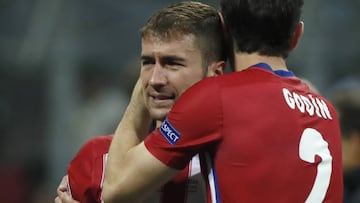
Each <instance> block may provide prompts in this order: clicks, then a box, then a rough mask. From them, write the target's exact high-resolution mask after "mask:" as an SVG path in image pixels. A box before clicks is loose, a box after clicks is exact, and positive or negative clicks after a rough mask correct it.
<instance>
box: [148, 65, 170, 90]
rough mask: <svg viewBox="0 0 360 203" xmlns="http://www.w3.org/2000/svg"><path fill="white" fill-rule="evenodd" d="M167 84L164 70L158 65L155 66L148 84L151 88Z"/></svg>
mask: <svg viewBox="0 0 360 203" xmlns="http://www.w3.org/2000/svg"><path fill="white" fill-rule="evenodd" d="M166 82H167V78H166V70H165V69H164V67H162V66H161V65H160V64H155V67H154V68H153V72H152V74H151V78H150V80H149V84H150V85H152V86H157V85H165V84H166Z"/></svg>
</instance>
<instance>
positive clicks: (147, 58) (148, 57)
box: [140, 55, 154, 60]
mask: <svg viewBox="0 0 360 203" xmlns="http://www.w3.org/2000/svg"><path fill="white" fill-rule="evenodd" d="M140 59H141V60H151V59H154V57H152V56H148V55H142V56H141V57H140Z"/></svg>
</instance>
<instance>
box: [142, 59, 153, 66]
mask: <svg viewBox="0 0 360 203" xmlns="http://www.w3.org/2000/svg"><path fill="white" fill-rule="evenodd" d="M151 64H154V63H153V62H152V61H150V60H144V61H142V62H141V65H143V66H145V65H151Z"/></svg>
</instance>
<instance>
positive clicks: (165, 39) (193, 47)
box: [142, 34, 199, 52]
mask: <svg viewBox="0 0 360 203" xmlns="http://www.w3.org/2000/svg"><path fill="white" fill-rule="evenodd" d="M148 51H151V52H153V51H155V52H157V51H159V52H161V51H171V52H181V51H188V52H194V51H199V48H198V46H197V44H196V41H195V36H194V35H193V34H182V35H181V34H178V35H171V36H160V35H146V36H144V37H143V38H142V52H148Z"/></svg>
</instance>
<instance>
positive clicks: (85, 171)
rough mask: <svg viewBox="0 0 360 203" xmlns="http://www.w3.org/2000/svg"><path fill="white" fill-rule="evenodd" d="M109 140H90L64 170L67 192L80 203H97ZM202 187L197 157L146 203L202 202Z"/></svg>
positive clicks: (105, 137)
mask: <svg viewBox="0 0 360 203" xmlns="http://www.w3.org/2000/svg"><path fill="white" fill-rule="evenodd" d="M112 138H113V136H96V137H94V138H92V139H90V140H89V141H88V142H87V143H85V145H83V146H82V148H81V149H80V150H79V152H78V153H77V154H76V156H75V157H74V159H73V160H72V161H71V162H70V164H69V166H68V171H67V173H68V179H69V187H68V192H69V193H70V194H71V196H72V197H73V198H74V199H75V200H78V201H80V202H81V203H100V202H102V199H101V190H102V185H103V181H104V173H105V167H106V160H107V154H108V151H109V147H110V143H111V140H112ZM205 190H206V189H205V183H204V180H203V178H202V175H201V173H200V163H199V158H198V156H195V157H194V158H193V159H192V161H191V162H190V164H189V165H188V166H187V167H186V168H185V169H184V170H182V171H181V172H180V173H179V174H178V175H177V176H176V177H175V178H174V179H173V180H172V181H169V182H168V183H167V184H165V185H164V186H163V187H162V188H161V189H160V190H159V191H158V192H157V193H155V194H154V195H152V196H150V197H149V198H148V199H147V200H146V201H145V202H148V203H162V202H164V203H168V202H171V203H173V202H174V203H198V202H205V199H206V191H205Z"/></svg>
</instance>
